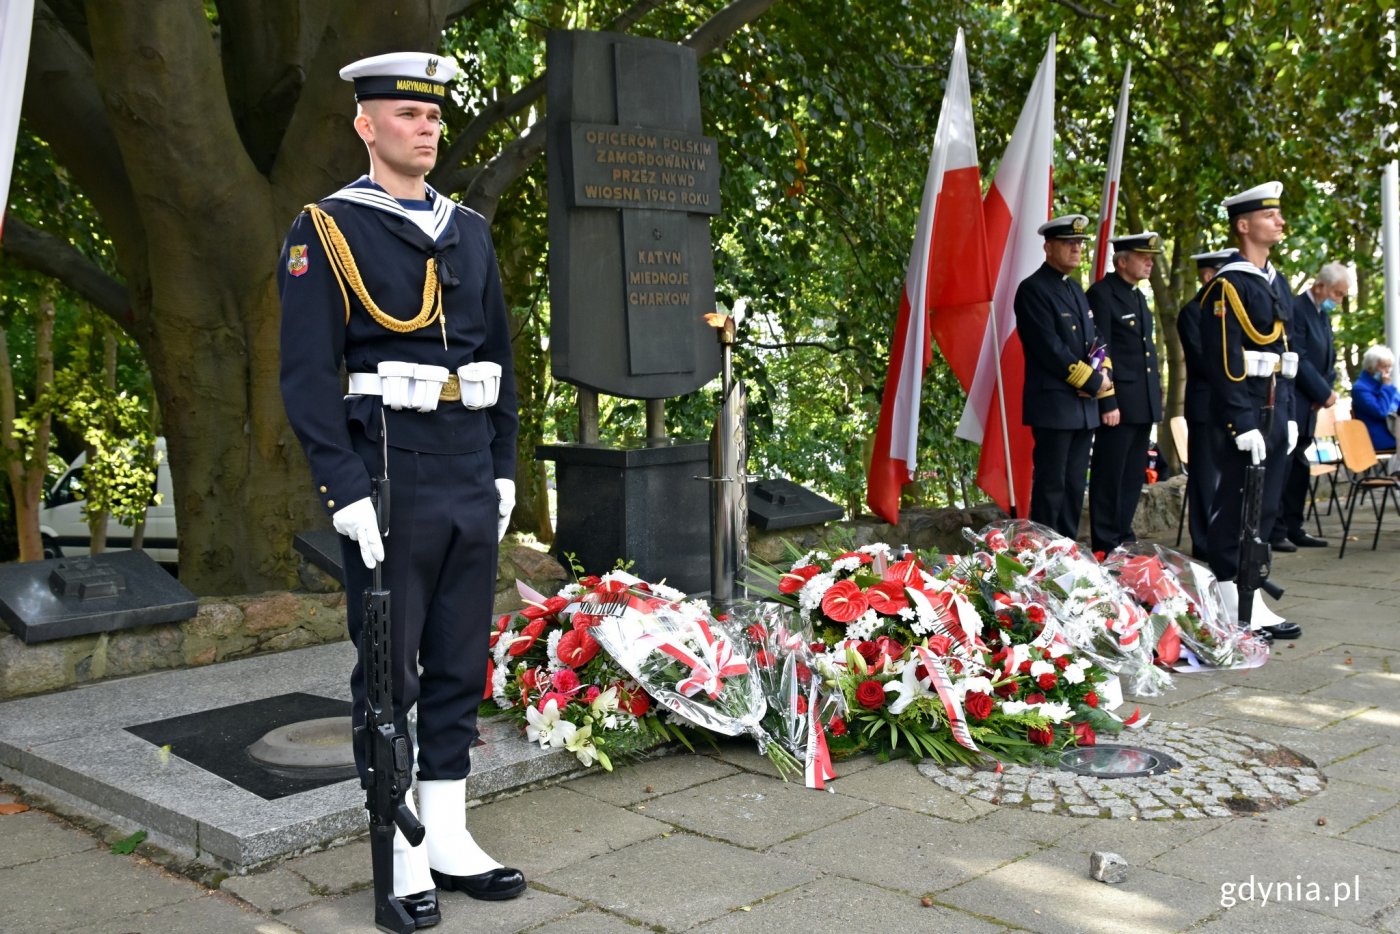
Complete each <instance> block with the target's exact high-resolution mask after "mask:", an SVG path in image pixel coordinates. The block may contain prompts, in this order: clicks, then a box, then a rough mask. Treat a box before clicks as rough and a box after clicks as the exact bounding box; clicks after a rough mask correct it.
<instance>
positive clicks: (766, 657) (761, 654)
mask: <svg viewBox="0 0 1400 934" xmlns="http://www.w3.org/2000/svg"><path fill="white" fill-rule="evenodd" d="M753 660H754V664H756V665H758V667H760V668H772V667H773V653H772V652H770V651H768V650H767V649H759V650H758V651H757V652H755V653H754V656H753Z"/></svg>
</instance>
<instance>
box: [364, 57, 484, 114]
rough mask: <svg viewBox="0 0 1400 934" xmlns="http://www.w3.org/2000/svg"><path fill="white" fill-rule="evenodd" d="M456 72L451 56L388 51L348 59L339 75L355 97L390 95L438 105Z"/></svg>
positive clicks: (366, 98) (392, 97)
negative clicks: (350, 86)
mask: <svg viewBox="0 0 1400 934" xmlns="http://www.w3.org/2000/svg"><path fill="white" fill-rule="evenodd" d="M456 74H457V62H456V60H455V59H451V58H446V57H444V56H442V55H434V54H431V53H428V52H389V53H386V54H384V55H372V56H370V57H369V58H362V59H360V60H359V61H358V62H351V63H350V64H349V65H346V66H345V67H344V68H342V69H340V77H341V78H343V79H345V80H346V81H353V82H355V100H357V101H364V100H373V99H375V98H390V99H393V100H410V101H427V102H428V103H431V104H442V103H444V102H445V101H446V100H447V84H448V82H450V81H451V80H452V79H453V77H454V76H456Z"/></svg>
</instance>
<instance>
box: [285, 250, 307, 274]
mask: <svg viewBox="0 0 1400 934" xmlns="http://www.w3.org/2000/svg"><path fill="white" fill-rule="evenodd" d="M287 272H289V273H291V274H292V275H294V276H301V275H305V274H306V244H305V243H302V244H298V245H297V246H293V247H290V248H288V250H287Z"/></svg>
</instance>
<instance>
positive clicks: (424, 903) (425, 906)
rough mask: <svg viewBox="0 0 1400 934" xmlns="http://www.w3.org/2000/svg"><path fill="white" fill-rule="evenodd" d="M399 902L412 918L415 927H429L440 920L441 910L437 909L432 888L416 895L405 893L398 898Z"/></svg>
mask: <svg viewBox="0 0 1400 934" xmlns="http://www.w3.org/2000/svg"><path fill="white" fill-rule="evenodd" d="M399 904H400V905H402V906H403V910H404V911H406V912H408V916H409V917H410V918H412V919H413V925H414V927H415V928H430V927H432V926H433V925H435V924H437V923H438V922H439V921H441V920H442V912H440V911H438V900H437V892H435V891H433V890H432V889H428V891H426V892H419V893H418V894H417V895H405V896H404V897H403V898H401V899H399Z"/></svg>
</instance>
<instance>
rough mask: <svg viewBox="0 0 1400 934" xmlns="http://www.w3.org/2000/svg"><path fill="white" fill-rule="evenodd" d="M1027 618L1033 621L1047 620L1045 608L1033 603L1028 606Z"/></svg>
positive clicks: (1041, 621)
mask: <svg viewBox="0 0 1400 934" xmlns="http://www.w3.org/2000/svg"><path fill="white" fill-rule="evenodd" d="M1026 618H1027V619H1029V620H1030V621H1031V622H1033V623H1043V622H1045V608H1044V607H1042V606H1036V605H1035V604H1034V603H1032V604H1031V605H1030V606H1028V607H1026Z"/></svg>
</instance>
